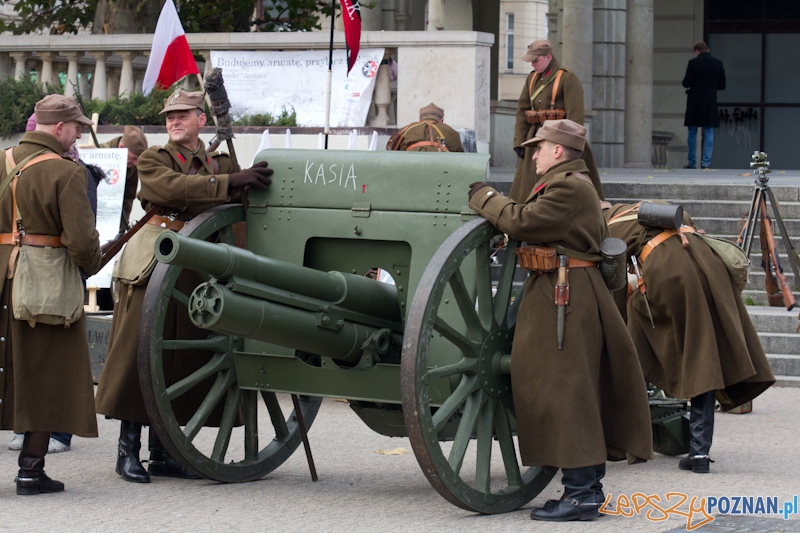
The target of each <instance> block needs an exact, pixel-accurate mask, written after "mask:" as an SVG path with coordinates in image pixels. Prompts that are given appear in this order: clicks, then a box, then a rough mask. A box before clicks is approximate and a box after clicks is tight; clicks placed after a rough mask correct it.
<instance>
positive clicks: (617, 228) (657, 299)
mask: <svg viewBox="0 0 800 533" xmlns="http://www.w3.org/2000/svg"><path fill="white" fill-rule="evenodd" d="M635 206H636V204H632V205H629V204H618V205H615V206H614V207H612V208H611V209H609V210H608V211H606V214H605V217H606V220H608V221H609V224H608V229H609V231H610V233H611V236H612V237H617V238H619V239H622V240H624V241H625V243H626V245H627V256H628V257H629V258H630V257H631V256H633V255H635V256H637V257H642V251H643V250H645V249H647V248H651V251H650V252H649V253H648V254H647V255H646V256H645V259H644V260H643V261H641V263H642V264H641V273H642V277H643V280H644V284H645V285H644V286H645V291H646V292H645V294H642V293H641V292H640V291H639V290H635V291H634V292H633V295H632V296H631V300H630V302H629V304H628V308H627V315H628V331H629V332H630V334H631V337H632V338H633V342H634V344H635V345H636V351H637V353H638V354H639V361H640V362H641V365H642V370H643V371H644V376H645V378H647V379H648V380H649V381H650V382H652V383H653V384H655V385H656V386H658V387H659V388H661V389H662V390H664V392H666V393H667V394H669V395H670V396H673V397H675V398H691V399H692V400H691V409H690V415H689V417H690V422H689V425H690V430H691V443H690V450H689V455H687V456H686V457H684V458H683V459H681V462H680V468H681V469H684V470H692V471H693V472H696V473H707V472H708V471H709V451H710V449H711V439H712V437H713V434H714V404H715V402H714V396H715V393H716V398H717V399H718V400H719V402H720V405H721V407H722V410H723V411H728V410H730V409H733V408H734V407H737V406H739V405H742V404H743V403H745V402H747V401H750V400H752V399H753V398H755V397H756V396H758V395H759V394H761V393H762V392H764V391H765V390H766V389H768V388H769V387H770V386H771V385H772V384H773V383H775V376H774V375H773V374H772V370H771V369H770V366H769V362H768V361H767V356H766V355H765V354H764V348H763V347H762V346H761V342H760V341H759V339H758V334H757V333H756V330H755V328H754V327H753V323H752V322H751V321H750V316H749V315H748V314H747V309H746V308H745V305H744V302H743V301H742V298H741V296H740V294H739V291H738V290H737V289H736V287H735V285H734V283H733V281H732V280H731V278H730V276H729V275H728V273H727V272H728V270H727V268H726V267H725V264H724V263H723V262H722V259H720V258H719V257H718V256H717V254H716V253H714V251H713V250H712V249H711V248H710V247H709V246H708V245H707V244H706V243H705V242H704V241H703V239H702V238H701V237H699V236H697V235H696V234H693V233H686V234H683V237H681V235H672V236H669V237H668V238H666V239H665V240H664V241H663V242H661V243H659V244H657V245H656V246H655V247H652V246H649V245H648V243H655V242H657V241H655V240H653V239H655V238H656V237H657V236H659V235H661V234H662V232H663V230H662V229H661V228H649V227H645V226H642V225H640V224H639V222H638V220H637V218H638V217H637V215H636V212H635V211H636V209H635ZM684 224H685V225H686V226H687V227H689V228H692V229H695V224H694V221H693V220H692V219H691V217H689V216H688V215H687V214H684ZM684 243H685V246H684ZM645 296H646V297H647V301H648V302H647V303H649V305H650V309H649V311H648V309H647V303H645ZM650 314H652V317H653V324H654V325H655V327H653V325H651V323H650Z"/></svg>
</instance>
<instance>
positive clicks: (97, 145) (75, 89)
mask: <svg viewBox="0 0 800 533" xmlns="http://www.w3.org/2000/svg"><path fill="white" fill-rule="evenodd" d="M70 83H71V84H72V91H73V92H74V93H75V94H74V95H72V96H73V98H75V101H76V102H78V106H79V107H80V108H81V114H82V115H83V116H85V117H88V116H89V115H88V114H86V105H84V103H83V96H81V92H80V89H79V88H78V85H77V84H76V83H75V82H74V81H71V82H70ZM89 133H91V134H92V141H94V147H95V148H100V142H99V141H98V140H97V134H96V133H95V132H94V128H93V127H91V126H89Z"/></svg>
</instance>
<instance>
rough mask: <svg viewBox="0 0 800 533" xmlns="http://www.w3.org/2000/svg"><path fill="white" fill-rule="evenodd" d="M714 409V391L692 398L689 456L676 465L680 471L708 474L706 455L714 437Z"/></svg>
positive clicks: (708, 461)
mask: <svg viewBox="0 0 800 533" xmlns="http://www.w3.org/2000/svg"><path fill="white" fill-rule="evenodd" d="M714 408H715V397H714V391H709V392H705V393H703V394H700V395H698V396H695V397H694V398H692V403H691V406H690V408H689V431H690V432H691V435H692V438H691V441H690V442H689V455H687V456H686V457H684V458H683V459H681V462H680V464H679V465H678V466H679V467H680V468H681V469H682V470H691V471H692V472H695V473H697V474H706V473H708V471H709V463H710V459H709V457H708V454H709V452H710V451H711V440H712V438H713V436H714Z"/></svg>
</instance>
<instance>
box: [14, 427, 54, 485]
mask: <svg viewBox="0 0 800 533" xmlns="http://www.w3.org/2000/svg"><path fill="white" fill-rule="evenodd" d="M49 444H50V432H49V431H27V432H26V433H25V438H24V439H23V441H22V451H20V452H19V474H18V476H17V479H16V481H17V494H20V495H23V496H30V495H34V494H41V493H43V492H61V491H63V490H64V484H63V483H61V482H60V481H55V480H53V479H50V478H49V477H47V474H45V473H44V456H45V455H46V454H47V446H48V445H49Z"/></svg>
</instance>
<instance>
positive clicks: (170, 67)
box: [142, 0, 200, 94]
mask: <svg viewBox="0 0 800 533" xmlns="http://www.w3.org/2000/svg"><path fill="white" fill-rule="evenodd" d="M199 73H200V70H199V69H198V68H197V62H196V61H195V60H194V56H193V55H192V50H191V49H190V48H189V43H188V42H187V41H186V34H185V33H184V31H183V26H182V25H181V19H180V18H179V17H178V10H177V9H175V4H174V3H173V1H172V0H167V1H166V2H165V3H164V7H163V8H162V9H161V15H159V16H158V23H157V24H156V32H155V35H154V36H153V48H152V49H151V50H150V60H149V61H148V62H147V71H146V72H145V74H144V81H143V82H142V92H143V93H144V94H148V93H149V92H150V91H152V90H153V89H154V88H158V89H166V88H167V87H169V86H171V85H172V84H173V83H175V82H176V81H178V80H179V79H181V78H183V77H184V76H188V75H189V74H199Z"/></svg>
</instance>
